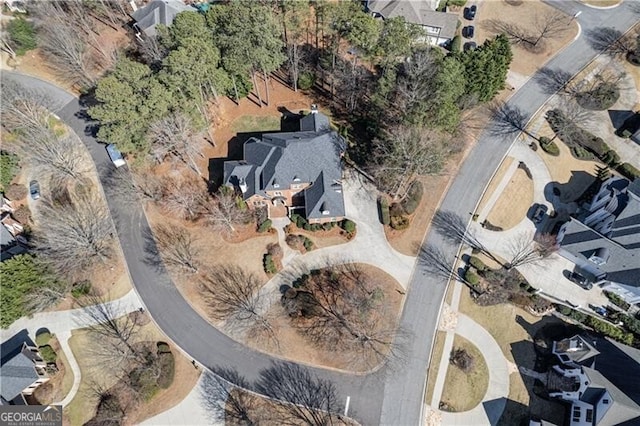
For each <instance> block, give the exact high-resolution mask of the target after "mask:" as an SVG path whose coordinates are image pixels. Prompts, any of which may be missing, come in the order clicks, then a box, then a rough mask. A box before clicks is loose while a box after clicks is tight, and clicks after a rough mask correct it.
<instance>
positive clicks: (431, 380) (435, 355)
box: [424, 331, 447, 404]
mask: <svg viewBox="0 0 640 426" xmlns="http://www.w3.org/2000/svg"><path fill="white" fill-rule="evenodd" d="M446 336H447V333H446V332H444V331H437V332H436V338H435V340H434V341H433V351H432V352H431V364H430V365H429V373H428V376H427V392H426V393H425V401H424V402H425V403H426V404H431V400H432V399H433V389H434V388H435V386H436V378H437V377H438V366H439V365H440V360H441V359H442V351H443V350H444V339H445V337H446Z"/></svg>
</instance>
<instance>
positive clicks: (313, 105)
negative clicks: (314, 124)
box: [311, 104, 318, 114]
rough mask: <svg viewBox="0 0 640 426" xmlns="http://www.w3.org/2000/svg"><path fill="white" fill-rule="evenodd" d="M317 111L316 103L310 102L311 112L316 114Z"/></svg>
mask: <svg viewBox="0 0 640 426" xmlns="http://www.w3.org/2000/svg"><path fill="white" fill-rule="evenodd" d="M317 113H318V105H316V104H311V114H317Z"/></svg>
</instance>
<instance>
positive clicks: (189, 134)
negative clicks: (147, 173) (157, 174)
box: [148, 113, 204, 176]
mask: <svg viewBox="0 0 640 426" xmlns="http://www.w3.org/2000/svg"><path fill="white" fill-rule="evenodd" d="M148 137H149V140H150V142H151V155H152V156H153V158H154V159H155V160H156V161H157V162H158V163H161V162H162V161H163V160H164V159H165V158H167V157H170V158H172V159H176V160H179V161H182V162H183V163H184V164H186V165H187V166H188V167H189V168H191V169H192V170H193V171H194V172H196V173H197V174H198V175H199V176H202V172H201V171H200V168H199V167H198V163H197V158H198V157H204V155H203V154H202V148H203V142H204V139H203V138H202V135H201V134H200V133H199V132H197V131H195V130H194V128H193V126H192V125H191V121H190V120H189V118H188V117H187V116H186V115H184V114H182V113H172V114H169V115H168V116H166V117H164V118H162V119H160V120H158V121H156V122H154V123H152V124H151V126H150V127H149V134H148Z"/></svg>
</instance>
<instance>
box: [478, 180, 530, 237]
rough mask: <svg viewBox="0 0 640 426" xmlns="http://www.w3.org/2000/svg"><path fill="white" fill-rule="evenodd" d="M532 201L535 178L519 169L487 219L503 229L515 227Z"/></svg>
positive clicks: (525, 214) (525, 213) (524, 215)
mask: <svg viewBox="0 0 640 426" xmlns="http://www.w3.org/2000/svg"><path fill="white" fill-rule="evenodd" d="M532 203H533V180H531V178H529V177H528V176H527V174H526V172H525V171H524V170H522V169H517V170H516V171H515V173H514V174H513V176H511V179H510V180H509V183H508V184H507V186H506V188H505V189H504V191H503V192H502V194H500V197H498V200H497V201H496V204H495V205H494V206H493V208H492V209H491V211H490V212H489V215H488V216H487V220H488V221H489V222H490V223H491V224H492V225H494V226H499V227H501V228H502V229H510V228H513V227H514V226H516V225H517V224H519V223H520V222H521V221H522V220H523V219H524V218H525V217H526V216H527V210H528V209H529V207H530V206H531V204H532Z"/></svg>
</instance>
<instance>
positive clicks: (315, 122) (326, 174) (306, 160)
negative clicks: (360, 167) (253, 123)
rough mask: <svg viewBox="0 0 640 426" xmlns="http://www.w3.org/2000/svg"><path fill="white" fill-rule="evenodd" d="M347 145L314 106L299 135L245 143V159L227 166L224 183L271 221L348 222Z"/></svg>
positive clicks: (286, 134)
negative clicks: (344, 176) (293, 218)
mask: <svg viewBox="0 0 640 426" xmlns="http://www.w3.org/2000/svg"><path fill="white" fill-rule="evenodd" d="M344 149H345V142H344V139H343V138H342V137H340V136H339V135H338V134H337V133H336V132H335V131H333V130H332V129H331V126H330V124H329V118H328V117H327V116H325V115H324V114H322V113H320V112H318V110H317V107H315V106H312V109H311V113H310V114H309V115H307V116H305V117H303V118H302V119H301V120H300V130H299V131H297V132H280V133H266V134H263V135H262V136H261V138H251V139H249V140H248V141H247V142H245V144H244V155H243V157H244V159H243V160H240V161H226V162H225V163H224V184H225V185H227V186H229V187H232V188H234V189H236V191H238V193H240V194H242V198H243V199H244V200H245V201H246V203H247V205H248V207H249V208H250V209H256V208H260V207H262V206H265V207H266V208H267V210H268V214H269V217H270V218H276V217H283V216H285V215H291V214H292V213H297V214H300V215H302V216H304V217H305V218H306V219H307V221H308V222H309V223H327V222H336V221H340V220H342V219H344V216H345V210H344V199H343V196H342V160H341V157H342V154H343V152H344Z"/></svg>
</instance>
